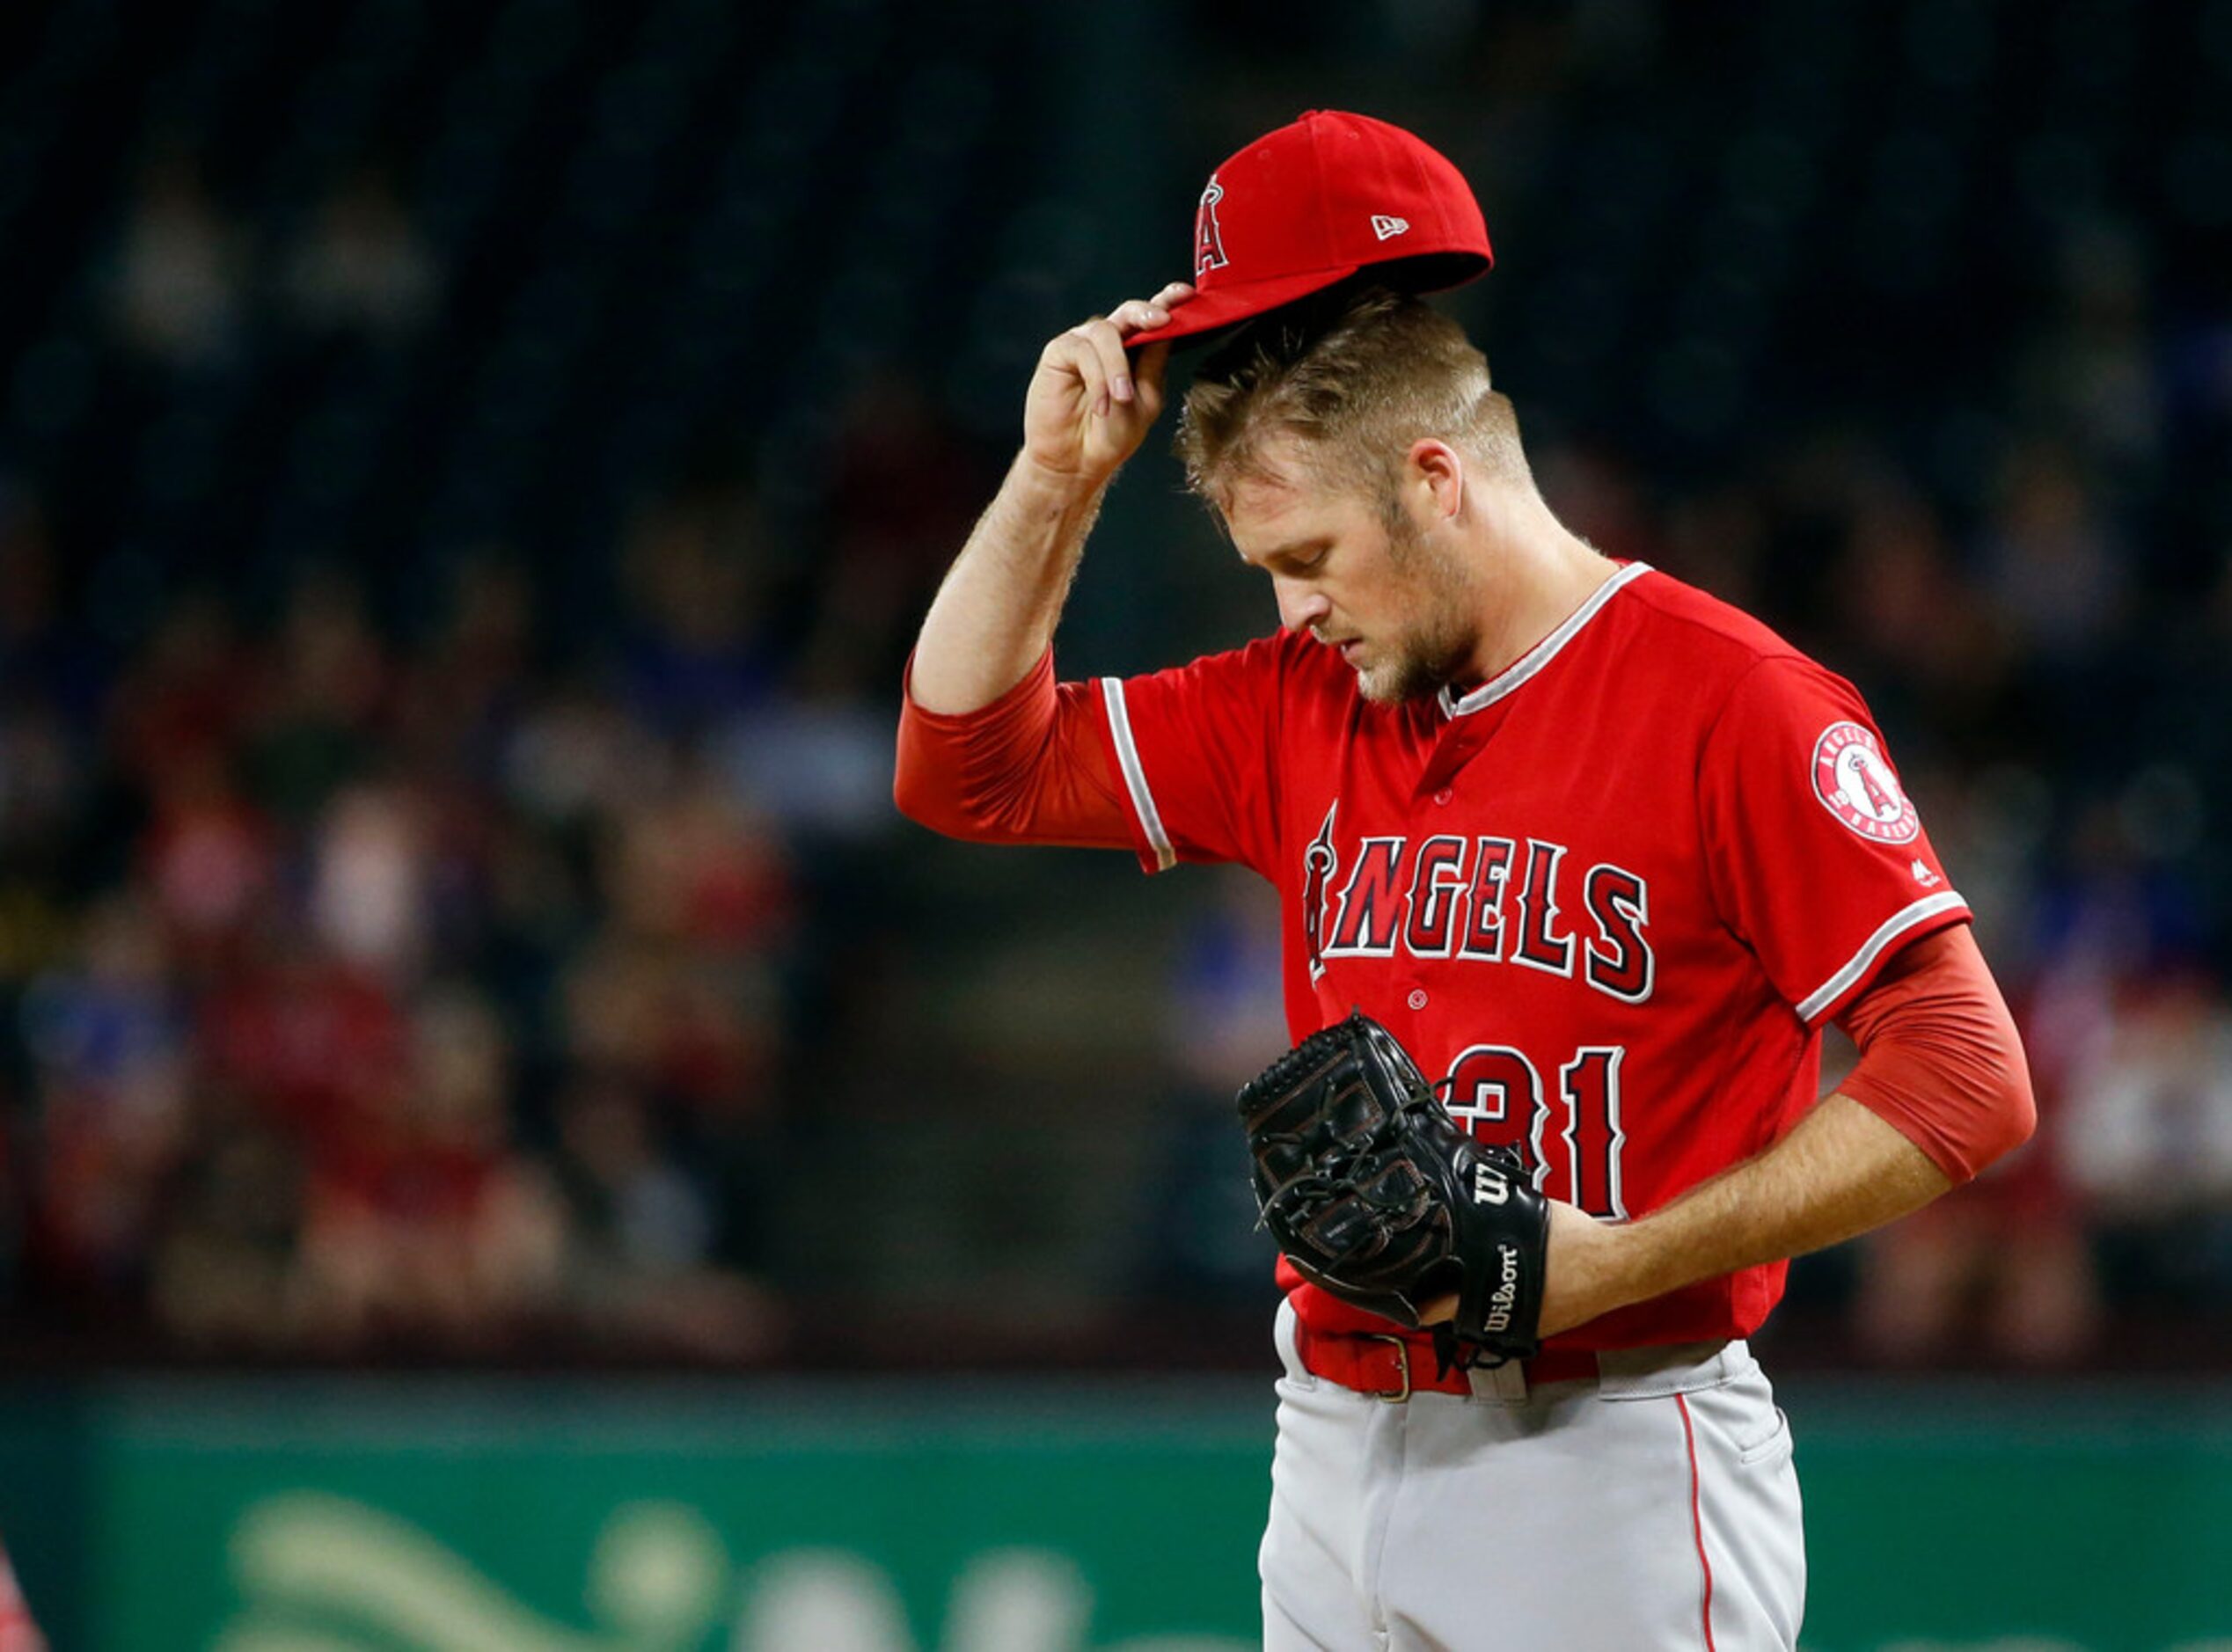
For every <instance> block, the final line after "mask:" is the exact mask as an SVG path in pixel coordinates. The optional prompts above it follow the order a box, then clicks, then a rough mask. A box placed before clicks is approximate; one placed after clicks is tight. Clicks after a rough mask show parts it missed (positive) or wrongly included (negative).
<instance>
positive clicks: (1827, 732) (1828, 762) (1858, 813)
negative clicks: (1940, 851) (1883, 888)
mask: <svg viewBox="0 0 2232 1652" xmlns="http://www.w3.org/2000/svg"><path fill="white" fill-rule="evenodd" d="M1813 794H1814V795H1815V796H1816V797H1818V798H1819V799H1820V800H1821V806H1822V808H1826V809H1827V810H1828V811H1829V812H1830V813H1831V814H1832V815H1835V816H1836V817H1837V818H1838V819H1839V820H1840V821H1842V822H1844V823H1845V824H1846V825H1848V826H1849V827H1850V828H1852V830H1855V831H1856V832H1858V833H1859V834H1860V835H1861V836H1862V837H1865V838H1868V839H1869V840H1870V841H1871V842H1874V843H1879V844H1903V843H1908V842H1911V841H1912V840H1913V839H1914V836H1915V835H1916V834H1917V833H1918V832H1920V831H1921V830H1922V822H1921V816H1919V815H1916V814H1915V813H1914V805H1913V804H1912V803H1910V802H1908V801H1907V800H1906V793H1905V792H1903V791H1901V790H1900V789H1899V777H1898V776H1897V775H1895V774H1893V773H1892V771H1891V764H1890V762H1889V761H1888V760H1887V759H1886V758H1885V757H1884V753H1883V748H1882V747H1881V746H1879V745H1877V743H1876V736H1875V735H1873V734H1871V733H1870V732H1869V731H1868V730H1867V729H1865V728H1862V727H1861V726H1860V725H1859V724H1858V723H1832V724H1830V725H1829V727H1826V728H1825V729H1823V730H1822V731H1821V738H1820V739H1819V740H1817V741H1815V742H1814V743H1813Z"/></svg>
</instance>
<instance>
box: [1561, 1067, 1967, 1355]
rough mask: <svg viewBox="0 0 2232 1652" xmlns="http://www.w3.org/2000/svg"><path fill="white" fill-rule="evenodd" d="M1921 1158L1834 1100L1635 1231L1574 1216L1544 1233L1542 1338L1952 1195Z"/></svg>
mask: <svg viewBox="0 0 2232 1652" xmlns="http://www.w3.org/2000/svg"><path fill="white" fill-rule="evenodd" d="M1952 1185H1953V1184H1952V1181H1951V1180H1950V1178H1949V1177H1948V1176H1947V1175H1946V1174H1945V1173H1944V1172H1943V1171H1942V1170H1940V1169H1939V1168H1938V1167H1937V1166H1936V1165H1935V1164H1933V1163H1932V1162H1931V1160H1930V1159H1929V1157H1928V1154H1926V1153H1924V1152H1923V1151H1921V1149H1920V1148H1919V1147H1917V1146H1915V1145H1914V1143H1913V1142H1911V1141H1909V1140H1908V1139H1907V1138H1906V1137H1904V1136H1902V1135H1901V1134H1900V1133H1899V1131H1898V1130H1897V1129H1893V1128H1892V1126H1891V1125H1889V1124H1887V1123H1885V1122H1884V1121H1883V1120H1882V1119H1880V1118H1878V1117H1877V1115H1875V1114H1873V1113H1871V1112H1870V1111H1869V1110H1868V1109H1867V1108H1866V1107H1862V1106H1861V1105H1860V1104H1859V1103H1858V1102H1857V1101H1855V1100H1852V1099H1851V1098H1849V1097H1848V1096H1843V1095H1832V1096H1830V1097H1828V1098H1827V1099H1826V1100H1824V1101H1823V1102H1822V1103H1821V1104H1820V1105H1819V1107H1815V1108H1814V1109H1813V1111H1812V1112H1811V1113H1810V1114H1808V1115H1806V1116H1805V1118H1804V1119H1803V1120H1801V1121H1800V1122H1799V1123H1798V1126H1797V1129H1794V1130H1792V1131H1791V1132H1790V1134H1789V1135H1788V1136H1786V1137H1783V1138H1782V1141H1780V1142H1778V1143H1777V1144H1775V1146H1773V1147H1771V1148H1769V1149H1768V1150H1767V1151H1766V1152H1764V1153H1761V1154H1760V1155H1759V1156H1758V1157H1756V1158H1754V1159H1748V1160H1746V1161H1745V1163H1743V1164H1741V1165H1738V1166H1736V1167H1735V1168H1734V1169H1733V1170H1731V1171H1729V1172H1727V1173H1724V1174H1723V1175H1720V1176H1717V1177H1716V1178H1714V1179H1713V1180H1712V1181H1707V1182H1704V1183H1701V1185H1699V1186H1698V1187H1695V1188H1692V1189H1691V1190H1690V1191H1689V1192H1687V1193H1686V1194H1684V1195H1682V1196H1681V1197H1680V1198H1679V1199H1677V1200H1675V1201H1674V1202H1672V1203H1671V1204H1668V1205H1665V1206H1664V1207H1663V1208H1661V1209H1659V1210H1654V1211H1652V1212H1651V1213H1650V1215H1649V1216H1647V1217H1643V1218H1641V1219H1640V1220H1638V1221H1636V1222H1631V1223H1628V1224H1624V1225H1620V1226H1613V1225H1608V1224H1596V1223H1592V1222H1590V1221H1589V1220H1588V1218H1586V1217H1582V1216H1580V1215H1579V1213H1578V1212H1569V1213H1567V1216H1568V1218H1569V1219H1567V1220H1565V1221H1562V1222H1561V1223H1560V1224H1558V1225H1556V1226H1555V1227H1554V1228H1553V1230H1552V1234H1551V1253H1550V1267H1549V1284H1548V1291H1547V1293H1546V1300H1545V1302H1544V1305H1543V1312H1542V1332H1543V1334H1545V1335H1555V1334H1556V1333H1558V1332H1560V1331H1562V1330H1567V1329H1570V1328H1571V1327H1574V1326H1576V1325H1580V1324H1584V1323H1585V1322H1586V1321H1588V1320H1590V1319H1595V1318H1597V1317H1598V1316H1599V1315H1600V1314H1604V1313H1608V1312H1611V1311H1612V1310H1613V1309H1614V1308H1621V1307H1625V1306H1627V1305H1628V1304H1630V1303H1635V1302H1643V1301H1647V1300H1648V1299H1650V1297H1657V1296H1661V1295H1664V1294H1665V1292H1667V1291H1669V1290H1679V1288H1680V1287H1681V1286H1683V1285H1687V1284H1694V1283H1696V1282H1697V1281H1699V1280H1701V1279H1711V1278H1715V1277H1717V1276H1720V1275H1722V1274H1726V1273H1731V1272H1733V1271H1735V1270H1736V1269H1738V1268H1750V1267H1755V1266H1757V1265H1759V1264H1760V1263H1764V1262H1773V1261H1782V1259H1783V1258H1785V1257H1789V1256H1798V1255H1803V1254H1805V1253H1806V1252H1808V1251H1816V1250H1820V1249H1822V1248H1823V1247H1825V1246H1830V1245H1834V1244H1838V1243H1840V1241H1842V1240H1845V1239H1851V1238H1853V1237H1854V1236H1855V1235H1857V1234H1861V1233H1865V1232H1869V1231H1870V1229H1872V1228H1877V1227H1880V1226H1882V1225H1883V1224H1884V1223H1886V1222H1890V1221H1893V1220H1896V1219H1897V1218H1898V1217H1902V1216H1905V1215H1906V1213H1907V1212H1908V1211H1910V1210H1917V1209H1919V1208H1921V1206H1922V1205H1925V1204H1928V1202H1930V1201H1931V1200H1932V1199H1935V1198H1936V1197H1937V1196H1938V1195H1940V1194H1942V1193H1943V1192H1945V1191H1946V1189H1948V1188H1950V1187H1951V1186H1952Z"/></svg>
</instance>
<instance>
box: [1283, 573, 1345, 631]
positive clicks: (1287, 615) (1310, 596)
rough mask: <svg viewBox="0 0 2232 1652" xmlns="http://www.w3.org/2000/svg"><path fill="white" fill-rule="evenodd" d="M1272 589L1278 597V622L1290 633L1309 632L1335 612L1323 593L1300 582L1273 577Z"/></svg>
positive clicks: (1329, 600)
mask: <svg viewBox="0 0 2232 1652" xmlns="http://www.w3.org/2000/svg"><path fill="white" fill-rule="evenodd" d="M1271 589H1272V591H1273V592H1274V593H1275V594H1276V595H1277V597H1278V620H1279V624H1280V625H1284V626H1285V627H1286V628H1287V629H1288V630H1289V631H1307V630H1309V629H1310V628H1311V627H1313V626H1314V625H1318V624H1320V623H1321V621H1323V620H1324V619H1325V618H1327V616H1328V615H1329V614H1331V613H1332V612H1333V603H1332V601H1331V599H1329V598H1328V596H1326V594H1325V593H1324V592H1323V591H1317V590H1312V589H1311V588H1309V587H1308V586H1306V585H1304V584H1303V583H1302V582H1301V581H1299V580H1283V579H1280V578H1278V577H1277V575H1273V576H1272V580H1271Z"/></svg>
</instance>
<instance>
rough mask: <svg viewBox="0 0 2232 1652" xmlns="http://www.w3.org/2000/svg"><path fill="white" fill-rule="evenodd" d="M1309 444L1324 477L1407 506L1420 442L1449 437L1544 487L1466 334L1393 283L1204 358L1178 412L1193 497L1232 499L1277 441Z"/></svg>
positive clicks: (1286, 317)
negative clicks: (1406, 469) (1400, 489)
mask: <svg viewBox="0 0 2232 1652" xmlns="http://www.w3.org/2000/svg"><path fill="white" fill-rule="evenodd" d="M1280 433H1284V434H1285V435H1292V436H1294V437H1296V438H1298V439H1299V441H1300V442H1302V444H1303V452H1304V454H1305V456H1306V457H1305V460H1304V462H1305V464H1306V466H1307V467H1308V469H1309V471H1310V472H1311V473H1312V475H1313V476H1314V477H1315V478H1316V479H1319V480H1321V481H1323V482H1326V483H1329V484H1332V485H1334V486H1345V487H1350V488H1353V489H1355V490H1357V491H1358V492H1360V493H1364V494H1365V496H1366V497H1368V498H1372V499H1374V500H1376V501H1377V502H1378V503H1379V508H1380V509H1381V510H1382V512H1383V513H1387V514H1390V515H1392V514H1393V513H1394V511H1395V509H1396V505H1395V485H1396V482H1397V479H1398V478H1399V477H1400V475H1401V466H1402V464H1403V463H1404V461H1405V459H1406V458H1407V457H1408V456H1409V451H1410V449H1411V445H1412V444H1413V443H1414V442H1417V441H1418V440H1419V439H1421V438H1422V437H1425V436H1433V437H1436V438H1438V439H1439V440H1441V441H1444V442H1448V443H1449V445H1450V446H1451V447H1453V448H1454V449H1456V450H1458V452H1459V453H1460V454H1462V455H1463V456H1464V457H1467V458H1468V459H1470V460H1472V461H1473V462H1474V463H1475V464H1479V465H1482V467H1484V468H1485V470H1486V471H1487V472H1488V473H1489V475H1490V476H1493V477H1498V478H1501V479H1505V480H1509V481H1521V482H1526V484H1527V485H1528V486H1532V479H1531V477H1530V475H1529V472H1528V471H1527V465H1526V453H1525V451H1524V450H1522V449H1521V447H1520V446H1519V431H1518V416H1517V415H1516V414H1515V413H1513V411H1512V408H1511V398H1509V397H1507V396H1504V395H1501V394H1499V393H1498V392H1497V391H1495V390H1493V389H1492V388H1490V386H1489V376H1488V358H1487V357H1486V356H1484V355H1482V354H1481V353H1480V351H1479V350H1478V349H1476V348H1475V347H1474V345H1473V343H1472V340H1469V339H1467V337H1466V336H1465V332H1464V329H1463V328H1461V327H1460V326H1459V325H1457V324H1456V323H1455V322H1453V321H1452V320H1450V319H1449V318H1447V317H1446V316H1444V315H1442V314H1440V313H1439V312H1438V311H1435V310H1432V309H1430V308H1429V307H1428V306H1427V305H1425V304H1423V303H1421V302H1419V300H1417V299H1416V298H1414V297H1410V296H1406V295H1403V294H1400V293H1395V292H1392V291H1390V290H1388V289H1387V288H1384V287H1365V288H1362V289H1348V290H1336V292H1334V293H1332V294H1328V295H1324V296H1321V298H1319V299H1318V300H1316V301H1314V302H1309V303H1303V304H1300V305H1297V306H1294V307H1293V308H1292V309H1291V310H1289V311H1283V312H1281V313H1280V314H1279V315H1277V316H1276V317H1271V318H1265V319H1264V320H1262V321H1258V322H1256V323H1254V324H1253V325H1249V326H1248V327H1247V328H1245V329H1243V330H1242V331H1241V332H1240V333H1239V334H1237V335H1236V336H1235V337H1234V338H1233V339H1232V340H1229V341H1228V342H1226V344H1225V345H1223V346H1222V347H1219V348H1218V351H1217V352H1216V354H1214V355H1211V357H1210V358H1209V360H1208V361H1207V362H1204V364H1203V367H1202V369H1201V371H1200V373H1199V374H1197V375H1196V377H1195V379H1194V382H1193V384H1192V386H1191V388H1189V390H1188V391H1187V392H1186V400H1185V406H1184V408H1183V410H1182V412H1181V413H1180V415H1179V420H1178V433H1177V443H1176V445H1177V451H1178V457H1179V458H1180V460H1181V461H1182V463H1183V464H1184V465H1185V467H1186V482H1187V486H1189V487H1190V488H1191V489H1192V490H1193V492H1195V493H1197V494H1199V495H1201V496H1202V497H1203V498H1204V499H1206V500H1208V501H1211V503H1221V501H1223V499H1224V497H1225V496H1226V493H1227V492H1228V491H1229V489H1230V488H1231V486H1233V483H1235V482H1237V481H1239V480H1240V479H1243V478H1247V477H1250V476H1255V477H1262V476H1265V475H1268V474H1269V473H1270V472H1269V470H1268V467H1267V465H1266V462H1265V459H1264V456H1263V444H1264V442H1265V439H1266V438H1267V437H1269V436H1271V435H1275V434H1280Z"/></svg>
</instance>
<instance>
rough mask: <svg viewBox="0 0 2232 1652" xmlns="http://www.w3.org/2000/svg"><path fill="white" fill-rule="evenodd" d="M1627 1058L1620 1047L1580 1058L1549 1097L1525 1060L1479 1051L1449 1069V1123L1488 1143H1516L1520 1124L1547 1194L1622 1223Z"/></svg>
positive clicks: (1480, 1047)
mask: <svg viewBox="0 0 2232 1652" xmlns="http://www.w3.org/2000/svg"><path fill="white" fill-rule="evenodd" d="M1627 1054H1628V1052H1627V1050H1626V1049H1623V1048H1622V1047H1621V1046H1620V1045H1617V1044H1592V1045H1588V1046H1585V1047H1584V1048H1583V1049H1578V1050H1576V1051H1575V1052H1574V1056H1573V1059H1572V1060H1571V1061H1569V1062H1568V1063H1566V1064H1565V1065H1564V1066H1562V1067H1561V1068H1559V1069H1558V1081H1557V1089H1556V1093H1555V1095H1552V1094H1551V1093H1550V1092H1549V1091H1548V1087H1547V1086H1546V1085H1544V1084H1543V1082H1542V1075H1541V1073H1540V1071H1538V1070H1537V1069H1536V1067H1535V1065H1534V1064H1533V1062H1532V1061H1530V1060H1528V1059H1527V1057H1526V1054H1525V1052H1523V1051H1521V1050H1517V1049H1512V1048H1511V1046H1510V1045H1508V1044H1475V1045H1474V1046H1473V1047H1472V1048H1471V1049H1467V1050H1465V1051H1464V1052H1463V1053H1462V1054H1460V1056H1458V1057H1457V1059H1456V1060H1455V1061H1453V1062H1452V1063H1450V1064H1449V1112H1450V1116H1451V1117H1453V1118H1454V1119H1455V1120H1456V1121H1457V1122H1459V1123H1460V1124H1462V1125H1463V1126H1464V1127H1465V1128H1466V1129H1468V1130H1470V1131H1471V1132H1472V1133H1473V1134H1474V1135H1475V1136H1477V1137H1480V1138H1481V1139H1482V1141H1487V1142H1508V1141H1511V1140H1512V1139H1513V1136H1514V1132H1513V1131H1512V1130H1511V1129H1510V1126H1511V1125H1512V1124H1514V1123H1519V1122H1523V1123H1524V1124H1525V1126H1526V1143H1527V1149H1528V1151H1530V1152H1531V1153H1532V1154H1533V1158H1534V1162H1535V1164H1536V1165H1537V1166H1540V1169H1538V1170H1537V1172H1536V1173H1535V1180H1536V1181H1537V1182H1538V1183H1539V1184H1540V1187H1541V1190H1542V1191H1543V1192H1544V1193H1546V1194H1548V1195H1550V1197H1552V1198H1554V1199H1563V1200H1566V1201H1568V1202H1570V1203H1573V1204H1577V1205H1579V1206H1580V1207H1581V1208H1582V1209H1583V1210H1586V1211H1587V1212H1588V1213H1589V1214H1590V1215H1591V1216H1594V1217H1613V1218H1621V1219H1624V1218H1625V1217H1626V1216H1627V1214H1628V1207H1627V1203H1626V1202H1625V1200H1624V1199H1623V1197H1622V1196H1621V1175H1620V1154H1621V1149H1622V1148H1623V1147H1625V1146H1626V1145H1627V1143H1628V1137H1627V1136H1626V1134H1625V1133H1624V1132H1623V1131H1622V1130H1621V1128H1620V1064H1621V1061H1622V1060H1623V1059H1624V1058H1625V1057H1626V1056H1627ZM1515 1109H1518V1110H1517V1111H1515Z"/></svg>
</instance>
